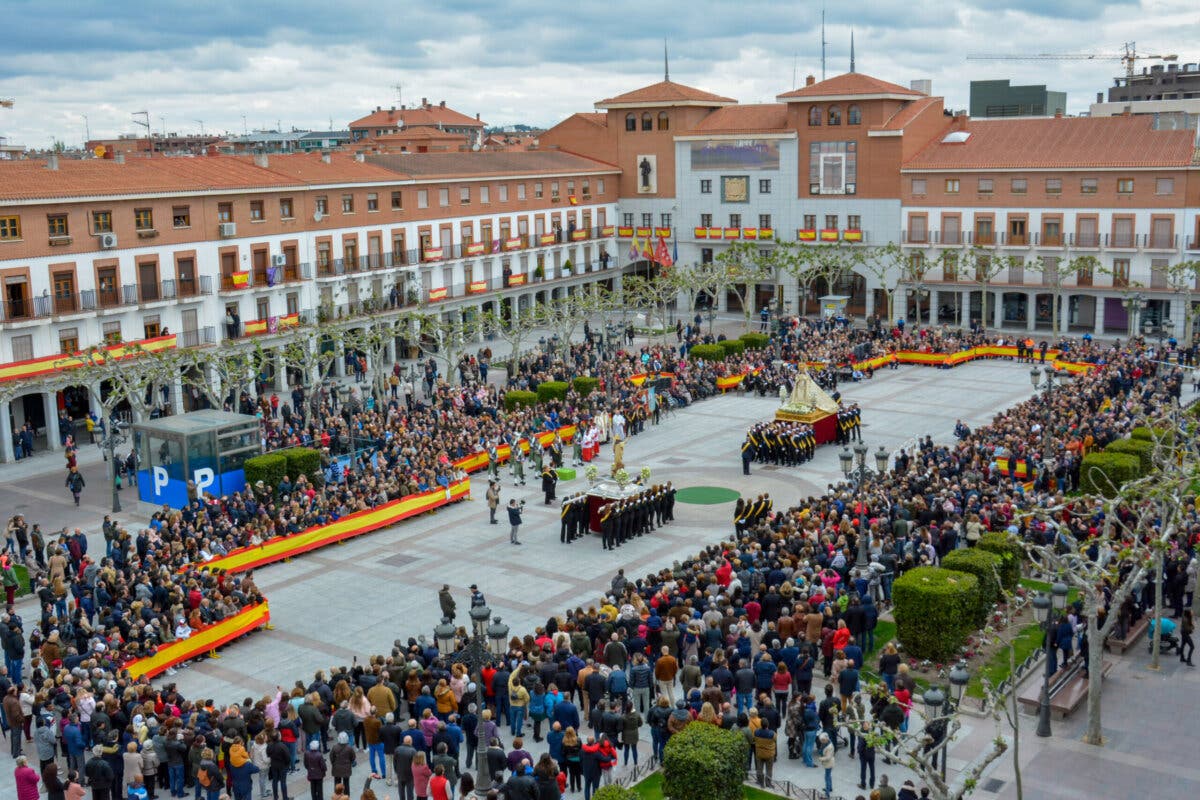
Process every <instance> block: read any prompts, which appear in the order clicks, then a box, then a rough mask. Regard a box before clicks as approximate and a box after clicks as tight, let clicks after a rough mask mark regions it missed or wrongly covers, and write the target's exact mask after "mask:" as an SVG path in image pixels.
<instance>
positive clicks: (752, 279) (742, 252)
mask: <svg viewBox="0 0 1200 800" xmlns="http://www.w3.org/2000/svg"><path fill="white" fill-rule="evenodd" d="M715 263H716V265H717V267H718V269H723V270H724V271H725V278H724V280H723V281H722V283H724V285H725V286H726V288H728V289H733V290H734V292H736V293H737V295H738V300H739V301H740V302H741V305H742V317H743V318H744V320H745V323H744V324H745V328H746V330H750V318H751V315H753V314H754V307H755V305H756V303H755V299H756V293H757V291H758V284H759V283H762V282H766V281H774V280H775V276H776V268H777V266H778V263H777V261H776V258H775V248H774V247H762V246H760V245H759V243H757V242H747V241H737V242H734V243H733V244H731V245H730V246H729V247H727V248H726V249H725V250H723V251H722V252H721V253H719V254H718V255H717V257H716V259H715Z"/></svg>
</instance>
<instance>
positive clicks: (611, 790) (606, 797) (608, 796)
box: [592, 783, 641, 800]
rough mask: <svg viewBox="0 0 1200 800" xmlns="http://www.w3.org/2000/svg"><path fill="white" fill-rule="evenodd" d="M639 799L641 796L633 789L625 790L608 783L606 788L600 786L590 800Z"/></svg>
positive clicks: (622, 787)
mask: <svg viewBox="0 0 1200 800" xmlns="http://www.w3.org/2000/svg"><path fill="white" fill-rule="evenodd" d="M640 798H641V795H640V794H638V793H637V792H635V791H634V790H633V789H626V788H625V787H624V786H618V785H617V784H615V783H610V784H609V785H608V786H601V787H600V788H599V789H597V790H596V791H594V792H592V800H640Z"/></svg>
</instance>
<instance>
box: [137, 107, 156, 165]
mask: <svg viewBox="0 0 1200 800" xmlns="http://www.w3.org/2000/svg"><path fill="white" fill-rule="evenodd" d="M131 116H132V117H133V123H134V124H135V125H140V126H142V127H143V128H145V129H146V141H147V142H149V141H150V112H149V111H134V112H133V114H132V115H131ZM150 155H154V147H153V146H151V147H150Z"/></svg>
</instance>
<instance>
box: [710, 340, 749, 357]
mask: <svg viewBox="0 0 1200 800" xmlns="http://www.w3.org/2000/svg"><path fill="white" fill-rule="evenodd" d="M717 346H719V347H720V348H721V350H722V351H724V353H725V355H726V356H740V355H741V354H742V353H744V352H746V343H745V342H743V341H742V340H741V339H722V340H721V341H719V342H717Z"/></svg>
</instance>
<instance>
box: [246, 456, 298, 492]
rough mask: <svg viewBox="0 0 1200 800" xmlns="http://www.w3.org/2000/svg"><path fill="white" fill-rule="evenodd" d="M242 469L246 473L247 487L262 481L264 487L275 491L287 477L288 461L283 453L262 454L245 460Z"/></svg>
mask: <svg viewBox="0 0 1200 800" xmlns="http://www.w3.org/2000/svg"><path fill="white" fill-rule="evenodd" d="M242 469H243V470H244V471H245V473H246V485H247V486H253V485H254V484H256V483H258V482H259V481H262V482H263V485H264V486H266V487H268V488H270V489H271V491H275V490H277V489H278V488H279V484H280V483H282V482H283V478H284V476H285V475H287V471H288V460H287V456H285V455H284V454H283V453H263V454H262V455H261V456H255V457H254V458H247V459H246V463H245V464H243V465H242Z"/></svg>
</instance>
